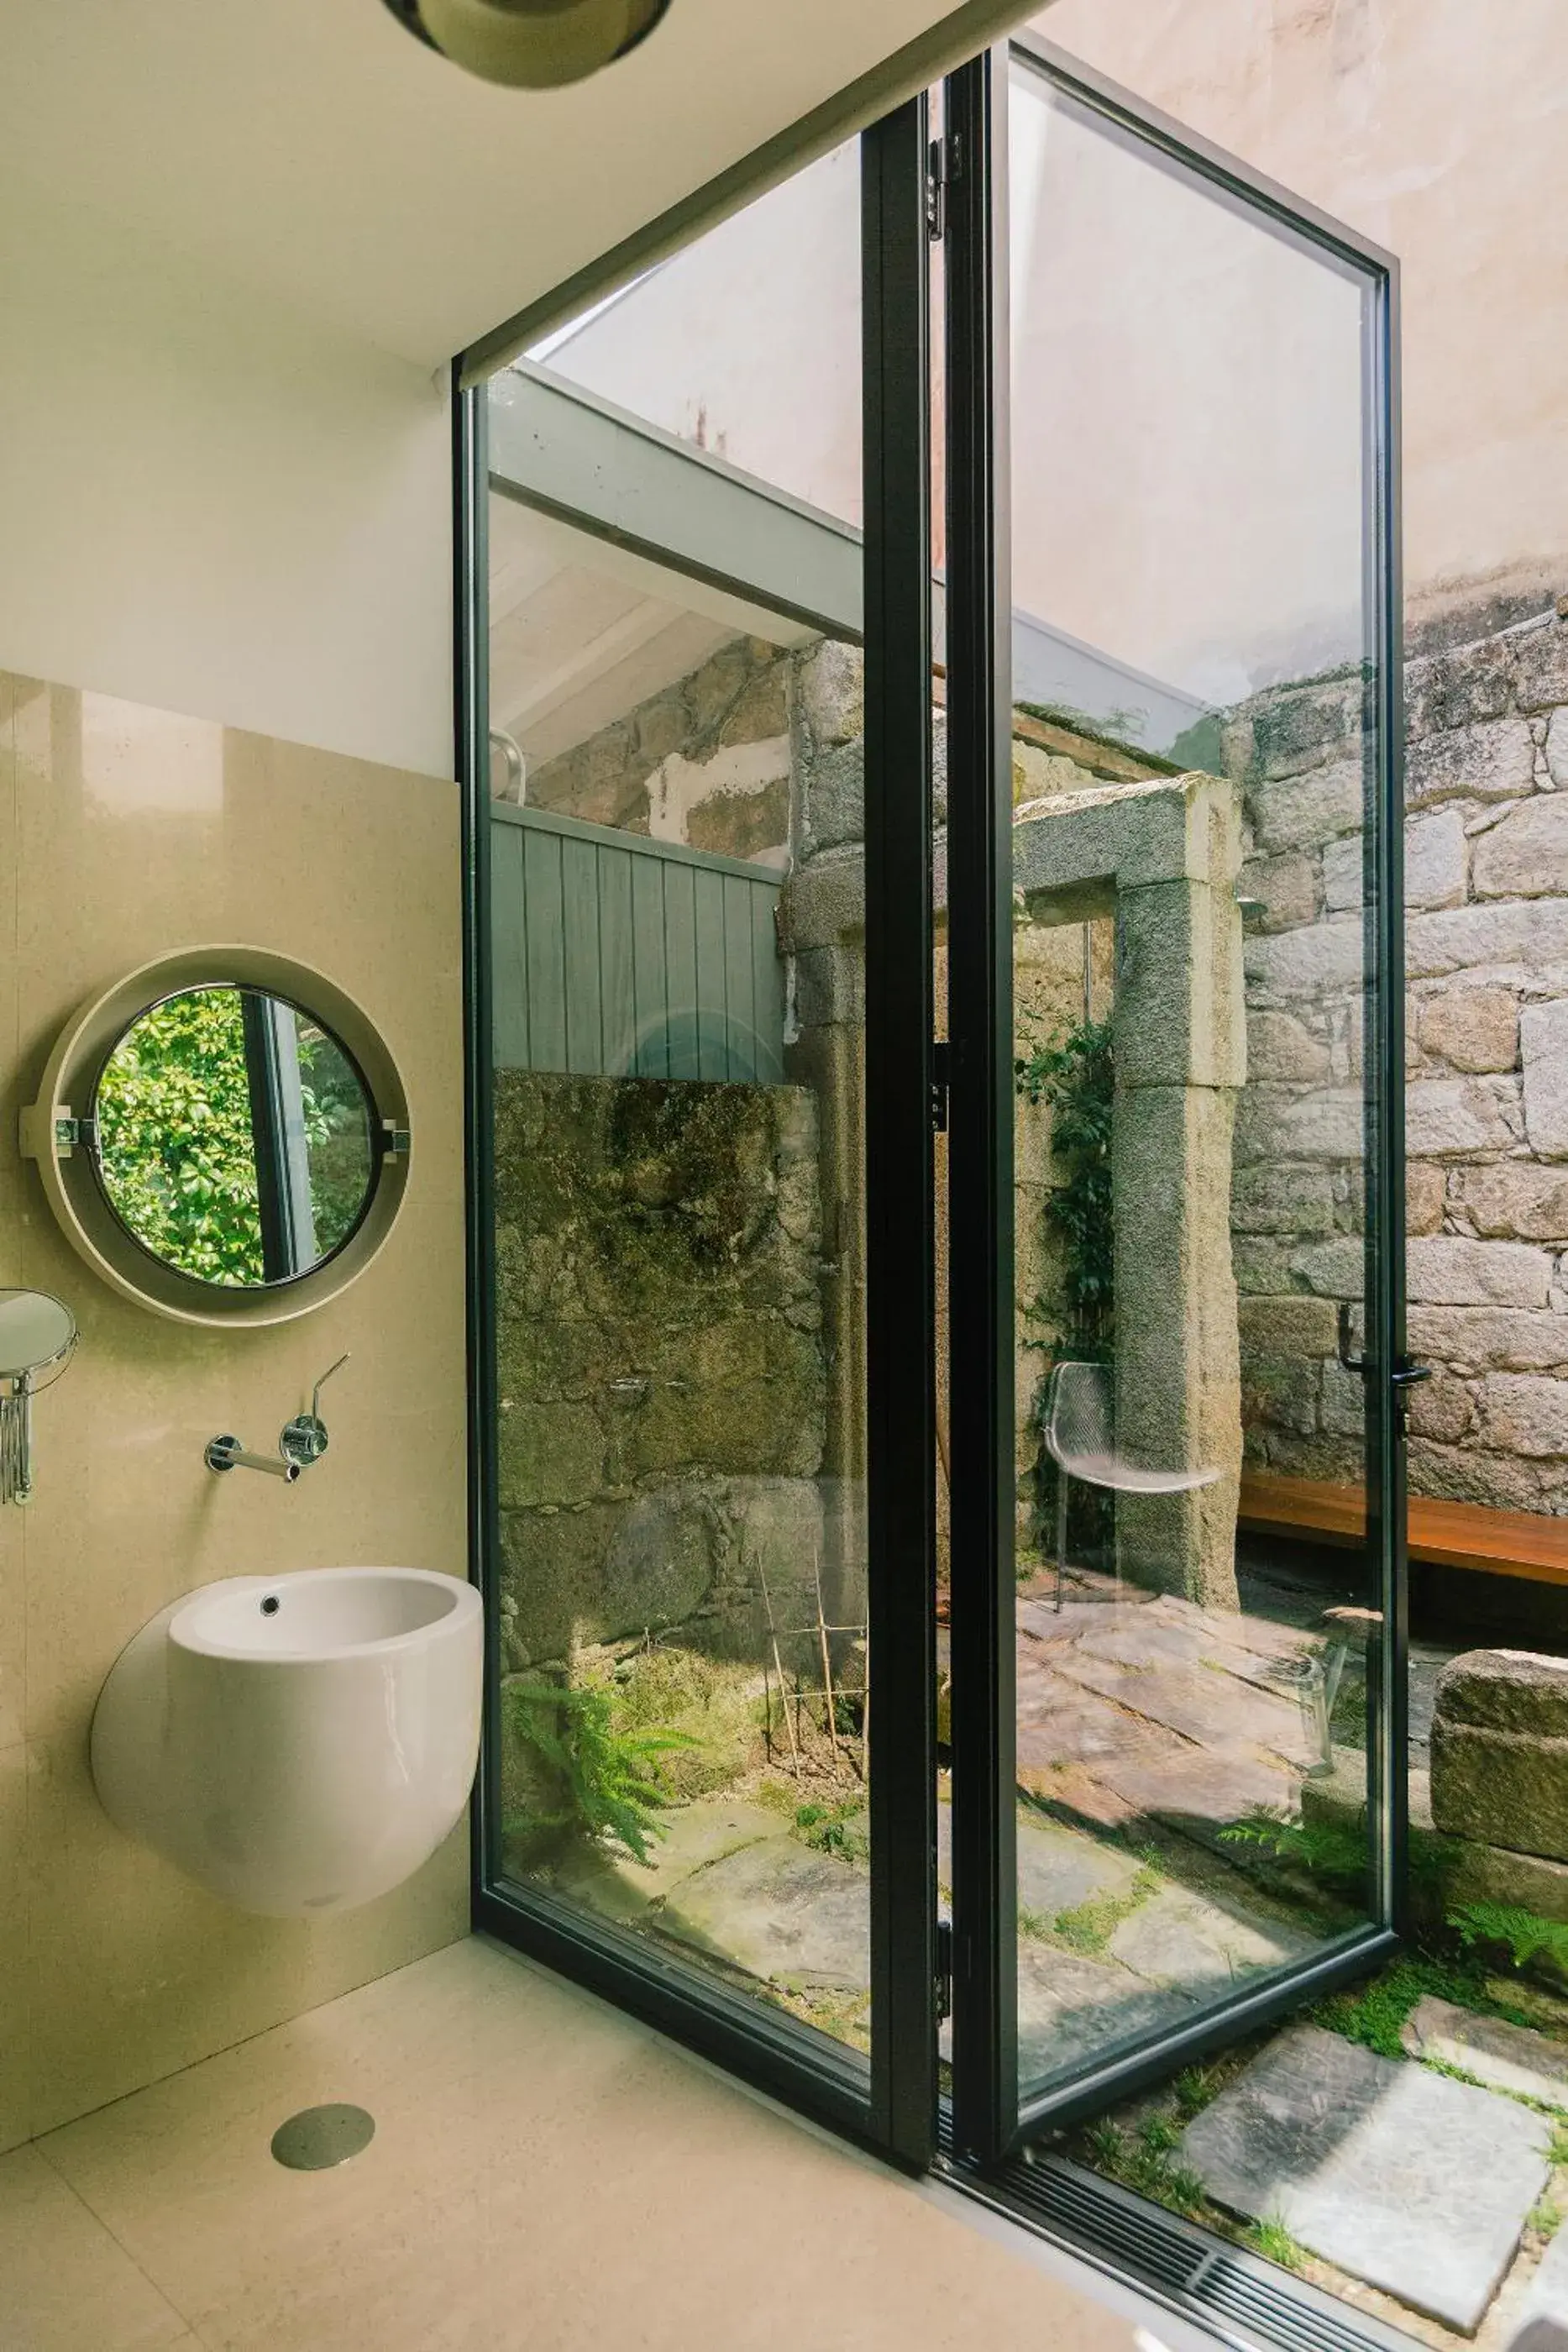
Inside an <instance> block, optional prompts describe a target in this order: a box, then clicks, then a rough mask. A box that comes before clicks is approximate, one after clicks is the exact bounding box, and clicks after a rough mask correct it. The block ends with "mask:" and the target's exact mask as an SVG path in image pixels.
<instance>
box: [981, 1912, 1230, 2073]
mask: <svg viewBox="0 0 1568 2352" xmlns="http://www.w3.org/2000/svg"><path fill="white" fill-rule="evenodd" d="M1018 1976H1019V1990H1018V2039H1019V2079H1020V2081H1021V2082H1024V2083H1034V2082H1040V2081H1041V2080H1044V2079H1046V2078H1048V2077H1050V2076H1052V2075H1056V2074H1066V2073H1069V2072H1071V2070H1072V2069H1073V2068H1075V2067H1078V2066H1081V2065H1082V2063H1084V2061H1085V2060H1086V2059H1089V2058H1092V2057H1093V2056H1094V2055H1095V2054H1096V2053H1099V2052H1102V2051H1107V2050H1110V2049H1112V2048H1113V2047H1115V2046H1116V2045H1118V2044H1121V2043H1124V2042H1128V2041H1131V2040H1134V2039H1136V2038H1141V2037H1142V2036H1143V2035H1145V2034H1148V2033H1153V2032H1155V2031H1156V2030H1157V2029H1158V2028H1159V2027H1160V2026H1162V2025H1166V2024H1169V2023H1171V2022H1173V2021H1175V2020H1176V2019H1177V2018H1180V2017H1184V2016H1187V2015H1190V2013H1191V2010H1192V2001H1191V1998H1190V1996H1189V1995H1188V1994H1186V1992H1184V1991H1183V1990H1181V1989H1180V1988H1179V1987H1176V1986H1160V1985H1151V1984H1148V1983H1146V1982H1145V1979H1143V1978H1142V1977H1137V1976H1134V1974H1133V1973H1132V1971H1131V1969H1124V1968H1121V1967H1117V1966H1113V1965H1110V1964H1108V1963H1105V1962H1103V1961H1099V1960H1087V1959H1081V1958H1078V1956H1077V1955H1076V1954H1075V1953H1072V1952H1064V1951H1061V1950H1060V1949H1059V1948H1057V1947H1055V1946H1054V1945H1051V1944H1042V1943H1039V1942H1037V1941H1036V1940H1035V1939H1034V1938H1032V1937H1020V1938H1019V1955H1018ZM945 2031H946V2029H945Z"/></svg>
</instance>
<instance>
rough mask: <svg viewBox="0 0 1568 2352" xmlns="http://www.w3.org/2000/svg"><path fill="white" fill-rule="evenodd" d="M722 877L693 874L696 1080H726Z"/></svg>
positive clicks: (718, 875)
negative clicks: (695, 966) (695, 967)
mask: <svg viewBox="0 0 1568 2352" xmlns="http://www.w3.org/2000/svg"><path fill="white" fill-rule="evenodd" d="M724 884H725V877H724V876H723V875H722V874H701V873H699V874H694V875H693V877H692V892H693V897H694V898H695V907H696V925H697V992H696V1008H697V1076H698V1077H700V1078H727V1077H728V1076H729V1023H728V1018H727V1012H726V1005H725V980H726V968H725V960H724Z"/></svg>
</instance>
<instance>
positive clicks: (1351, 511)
mask: <svg viewBox="0 0 1568 2352" xmlns="http://www.w3.org/2000/svg"><path fill="white" fill-rule="evenodd" d="M946 132H947V142H946V178H947V181H948V183H949V185H948V189H947V200H948V201H947V214H946V287H947V299H948V316H947V344H946V432H947V509H948V510H947V577H946V590H947V596H946V617H947V648H948V655H947V664H948V675H947V711H948V745H947V774H948V792H949V804H948V841H947V856H946V877H947V902H946V925H947V938H948V959H949V961H948V972H949V984H950V997H949V1022H950V1034H951V1038H952V1055H953V1066H952V1068H953V1087H952V1116H951V1133H950V1138H949V1146H948V1150H949V1174H950V1185H951V1196H950V1197H951V1234H952V1242H951V1259H950V1292H951V1349H952V1360H951V1393H952V1400H953V1407H952V1428H951V1452H952V1475H953V1507H952V1530H951V1559H950V1570H949V1574H950V1587H951V1589H950V1594H949V1600H948V1614H949V1616H950V1621H951V1644H952V1650H951V1697H950V1705H951V1725H952V1765H953V1770H952V1783H951V1811H950V1814H947V1815H944V1814H943V1813H942V1812H941V1811H940V1809H939V1822H940V1823H941V1825H942V1826H943V1828H945V1829H946V1830H947V1831H948V1835H949V1842H950V1847H951V1852H952V1856H953V1860H952V1866H951V1880H952V1888H953V1895H954V1917H955V1932H956V2000H955V2010H956V2014H955V2019H954V2026H953V2041H952V2047H951V2053H950V2054H951V2060H952V2066H953V2095H954V2105H955V2128H956V2145H957V2147H958V2148H959V2150H960V2152H961V2153H965V2154H967V2155H970V2156H973V2157H977V2158H991V2157H995V2156H997V2155H998V2154H999V2153H1001V2152H1002V2151H1003V2150H1005V2149H1006V2147H1009V2145H1011V2144H1013V2143H1015V2142H1016V2140H1017V2139H1018V2138H1019V2137H1022V2136H1027V2134H1028V2133H1029V2132H1030V2130H1032V2129H1037V2128H1040V2127H1041V2126H1043V2125H1045V2124H1046V2123H1048V2122H1053V2121H1059V2120H1064V2119H1066V2118H1067V2117H1069V2116H1071V2115H1072V2114H1074V2113H1080V2114H1081V2113H1082V2112H1084V2111H1085V2110H1087V2109H1089V2108H1091V2107H1093V2106H1096V2105H1101V2104H1103V2103H1105V2102H1107V2101H1108V2100H1109V2099H1110V2098H1112V2097H1113V2095H1117V2094H1118V2093H1122V2092H1125V2091H1127V2090H1130V2089H1133V2088H1135V2087H1136V2086H1137V2084H1138V2082H1139V2081H1140V2080H1142V2079H1145V2078H1152V2077H1153V2076H1154V2075H1155V2074H1160V2073H1164V2072H1166V2071H1167V2070H1169V2069H1171V2068H1173V2067H1174V2066H1176V2064H1178V2063H1185V2062H1186V2060H1187V2059H1188V2058H1191V2057H1196V2056H1197V2055H1198V2054H1200V2053H1202V2052H1203V2051H1204V2050H1205V2049H1206V2048H1208V2047H1210V2046H1212V2045H1214V2044H1216V2043H1218V2042H1220V2041H1223V2040H1228V2039H1230V2038H1233V2037H1234V2036H1235V2035H1237V2034H1238V2033H1239V2032H1242V2031H1244V2030H1246V2029H1247V2028H1249V2026H1251V2025H1255V2024H1261V2023H1262V2022H1264V2021H1266V2020H1267V2018H1268V2017H1269V2016H1270V2015H1271V2014H1273V2013H1274V2012H1276V2011H1279V2010H1280V2009H1281V2008H1282V2007H1283V2006H1284V2005H1285V2004H1286V2003H1288V2002H1291V2001H1295V2000H1300V1999H1301V1997H1302V1995H1303V1993H1304V1991H1305V1990H1307V1989H1309V1988H1311V1987H1326V1986H1327V1985H1328V1984H1329V1983H1331V1982H1333V1980H1335V1979H1337V1978H1338V1977H1339V1976H1342V1975H1343V1974H1346V1973H1349V1972H1352V1971H1354V1970H1358V1969H1363V1968H1364V1967H1366V1966H1367V1965H1369V1963H1370V1962H1371V1961H1372V1960H1373V1959H1374V1958H1376V1957H1377V1956H1379V1955H1380V1954H1381V1953H1382V1952H1384V1951H1385V1949H1386V1948H1387V1947H1388V1945H1389V1943H1390V1941H1391V1938H1392V1936H1393V1932H1394V1930H1395V1927H1396V1915H1397V1906H1398V1892H1399V1886H1400V1874H1401V1854H1402V1836H1403V1832H1402V1822H1403V1813H1404V1796H1403V1773H1402V1770H1401V1769H1399V1768H1400V1765H1401V1762H1402V1758H1403V1750H1404V1736H1405V1734H1404V1724H1403V1699H1402V1691H1403V1673H1402V1658H1403V1641H1404V1626H1403V1618H1402V1607H1403V1603H1402V1581H1401V1573H1400V1564H1401V1519H1400V1506H1401V1498H1402V1462H1401V1457H1400V1436H1401V1430H1400V1421H1399V1414H1398V1412H1397V1409H1396V1404H1397V1398H1398V1395H1399V1393H1400V1382H1401V1380H1402V1378H1403V1376H1404V1375H1405V1373H1406V1370H1407V1367H1406V1363H1405V1360H1404V1358H1403V1355H1402V1353H1401V1350H1402V1348H1403V1344H1404V1334H1403V1328H1402V1294H1401V1286H1400V1278H1399V1271H1398V1269H1399V1267H1400V1265H1401V1262H1402V1255H1403V1234H1402V1230H1401V1212H1400V1197H1401V1186H1400V1181H1399V1178H1400V1164H1401V1163H1400V1157H1399V1153H1400V1136H1399V1129H1398V1118H1397V1106H1398V1102H1399V1098H1400V1079H1401V1068H1400V1049H1401V1043H1402V1040H1401V1034H1400V1024H1399V1023H1398V1021H1397V1019H1392V1020H1391V1019H1390V1018H1389V1017H1388V1013H1387V1008H1388V1007H1389V1006H1391V1005H1392V1006H1397V1005H1398V1003H1399V1002H1400V974H1399V962H1398V938H1399V922H1400V902H1399V843H1398V834H1397V826H1396V811H1397V808H1398V805H1399V777H1398V770H1397V735H1396V728H1395V726H1394V724H1393V723H1392V714H1393V713H1394V711H1395V710H1396V708H1397V693H1398V667H1397V665H1398V649H1397V629H1396V617H1395V616H1396V611H1397V596H1396V588H1397V583H1396V514H1395V487H1394V478H1393V466H1394V457H1393V452H1394V446H1395V422H1396V420H1395V387H1394V373H1393V372H1394V351H1395V302H1396V287H1395V277H1394V266H1393V264H1392V263H1391V262H1390V261H1389V260H1388V259H1387V258H1386V257H1385V256H1383V255H1381V254H1380V253H1378V252H1376V251H1375V250H1373V249H1371V248H1369V247H1366V246H1365V245H1364V243H1363V242H1362V241H1360V240H1359V239H1357V238H1356V237H1354V236H1352V235H1350V234H1349V233H1348V232H1346V231H1344V230H1343V229H1341V228H1339V227H1337V226H1335V225H1334V224H1333V223H1332V222H1330V221H1327V220H1324V219H1322V218H1321V217H1319V216H1317V215H1313V214H1312V213H1311V212H1310V211H1309V210H1307V209H1306V208H1305V207H1303V206H1301V205H1297V204H1295V203H1294V202H1293V201H1292V200H1291V198H1289V197H1288V196H1286V195H1285V194H1282V193H1281V192H1280V191H1278V190H1276V189H1273V188H1271V187H1270V186H1268V185H1266V184H1263V183H1261V182H1260V181H1259V180H1258V179H1256V178H1255V177H1254V176H1253V175H1251V174H1250V173H1247V172H1246V171H1244V170H1243V169H1241V168H1240V167H1239V166H1237V165H1235V164H1234V163H1230V162H1229V161H1228V159H1226V158H1225V157H1223V156H1221V155H1218V154H1217V153H1214V152H1209V151H1207V150H1205V149H1203V148H1201V147H1199V146H1197V145H1196V144H1195V143H1194V142H1192V141H1191V140H1190V139H1188V138H1186V135H1185V134H1180V133H1178V132H1177V131H1176V129H1175V128H1174V127H1173V126H1171V125H1169V124H1168V123H1166V122H1165V121H1162V120H1159V119H1156V118H1154V117H1152V116H1151V115H1150V114H1149V113H1148V112H1147V111H1146V110H1143V109H1141V108H1139V107H1137V106H1136V105H1134V102H1132V101H1131V100H1128V99H1127V98H1125V97H1124V95H1123V94H1122V93H1120V92H1118V91H1116V90H1114V89H1112V88H1110V87H1109V86H1108V85H1105V84H1103V83H1102V82H1100V81H1098V80H1097V79H1094V78H1092V77H1091V76H1090V75H1088V74H1087V73H1085V72H1084V71H1082V69H1080V68H1077V67H1075V66H1074V65H1073V64H1072V62H1071V60H1069V59H1067V58H1063V57H1062V56H1061V55H1059V54H1058V53H1056V52H1054V51H1052V50H1051V49H1050V48H1049V47H1047V46H1046V45H1044V44H1043V43H1041V42H1040V41H1039V40H1038V39H1037V38H1035V37H1032V36H1030V37H1020V38H1019V39H1018V40H1016V41H1015V42H1014V43H1013V44H1012V45H1011V46H1010V48H1009V50H1007V51H997V52H994V53H992V55H991V56H990V57H988V58H983V59H981V60H978V61H977V63H976V64H974V65H973V66H971V67H969V68H966V69H965V71H964V72H962V73H961V74H959V75H956V76H955V77H954V78H953V79H952V80H951V81H950V83H949V84H948V87H947V91H946Z"/></svg>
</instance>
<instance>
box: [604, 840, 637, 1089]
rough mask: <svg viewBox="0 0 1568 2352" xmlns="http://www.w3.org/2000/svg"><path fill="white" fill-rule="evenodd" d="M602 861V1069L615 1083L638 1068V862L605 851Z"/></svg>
mask: <svg viewBox="0 0 1568 2352" xmlns="http://www.w3.org/2000/svg"><path fill="white" fill-rule="evenodd" d="M597 856H598V859H599V1003H600V1019H601V1024H602V1027H603V1035H604V1043H603V1048H602V1052H601V1059H600V1067H601V1069H603V1070H607V1071H609V1072H610V1074H611V1075H612V1076H614V1077H627V1078H629V1077H632V1076H634V1075H635V1073H636V1068H637V1003H636V985H635V971H634V966H633V950H634V944H635V942H634V940H633V935H632V858H631V854H630V852H629V851H627V850H624V849H611V848H608V847H605V848H601V849H600V850H599V851H598V853H597Z"/></svg>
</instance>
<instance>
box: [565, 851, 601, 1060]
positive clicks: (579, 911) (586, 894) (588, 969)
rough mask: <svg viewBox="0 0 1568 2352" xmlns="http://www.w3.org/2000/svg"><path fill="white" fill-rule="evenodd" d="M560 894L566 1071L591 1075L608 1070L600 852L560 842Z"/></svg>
mask: <svg viewBox="0 0 1568 2352" xmlns="http://www.w3.org/2000/svg"><path fill="white" fill-rule="evenodd" d="M560 890H561V904H562V913H563V919H564V922H565V928H566V1066H567V1068H568V1069H569V1070H574V1071H576V1072H578V1073H579V1074H580V1075H581V1076H591V1075H592V1074H594V1073H595V1072H598V1071H601V1070H602V1069H603V1068H604V1022H603V1018H602V1011H601V981H602V974H601V970H600V963H599V851H598V849H597V847H596V846H595V845H594V844H593V843H592V842H591V841H563V842H562V843H561V845H560Z"/></svg>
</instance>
